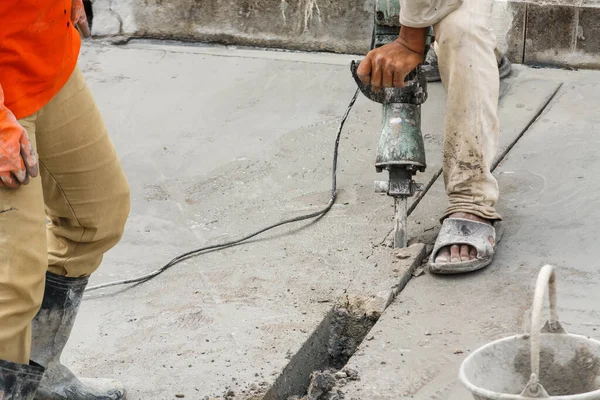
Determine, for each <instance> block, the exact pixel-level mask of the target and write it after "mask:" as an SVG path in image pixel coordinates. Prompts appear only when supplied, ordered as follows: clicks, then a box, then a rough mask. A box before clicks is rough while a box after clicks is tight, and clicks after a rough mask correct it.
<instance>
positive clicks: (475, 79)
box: [433, 0, 501, 220]
mask: <svg viewBox="0 0 600 400" xmlns="http://www.w3.org/2000/svg"><path fill="white" fill-rule="evenodd" d="M491 13H492V1H491V0H464V3H463V5H462V6H461V7H460V8H458V9H457V10H456V11H454V12H452V13H450V14H448V16H446V17H445V18H444V19H443V20H441V21H440V22H439V23H437V24H436V25H435V26H434V27H433V30H434V34H435V43H434V48H435V51H436V53H437V56H438V63H439V69H440V74H441V77H442V82H443V84H444V86H445V88H446V91H447V94H448V96H447V101H446V121H445V124H446V127H445V138H444V162H443V166H444V182H445V184H446V193H447V194H448V198H449V205H448V208H447V210H446V214H445V216H448V215H450V214H452V213H455V212H466V213H470V214H474V215H477V216H479V217H482V218H486V219H491V220H497V219H500V218H501V217H500V215H499V214H498V213H497V212H496V209H495V206H496V202H497V201H498V195H499V192H498V183H497V182H496V179H495V178H494V177H493V175H492V173H491V171H490V169H491V167H492V163H493V160H494V157H495V155H496V151H497V148H498V138H499V131H500V127H499V121H498V96H499V90H500V78H499V73H498V56H499V52H498V50H497V47H496V45H497V43H496V37H495V35H494V33H493V31H492V29H491V25H490V18H491Z"/></svg>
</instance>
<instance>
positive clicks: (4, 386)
mask: <svg viewBox="0 0 600 400" xmlns="http://www.w3.org/2000/svg"><path fill="white" fill-rule="evenodd" d="M43 373H44V368H42V367H41V366H40V365H37V364H35V363H33V362H32V363H31V364H30V365H25V364H16V363H13V362H10V361H4V360H0V399H2V400H34V399H35V391H36V390H37V388H38V385H39V384H40V379H42V374H43Z"/></svg>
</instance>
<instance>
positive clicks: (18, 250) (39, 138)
mask: <svg viewBox="0 0 600 400" xmlns="http://www.w3.org/2000/svg"><path fill="white" fill-rule="evenodd" d="M19 123H20V124H21V125H22V126H23V127H24V128H25V129H26V130H27V132H28V134H29V137H30V139H31V140H32V142H33V144H34V146H36V148H37V151H38V155H39V165H40V176H39V177H37V178H35V179H32V181H31V182H30V183H29V185H26V186H22V187H21V188H19V189H17V190H11V189H0V359H3V360H7V361H11V362H16V363H22V364H27V363H28V362H29V354H30V347H31V321H32V319H33V318H34V317H35V315H36V313H37V311H38V309H39V307H40V305H41V302H42V298H43V295H44V282H45V276H46V271H50V272H51V273H53V274H57V275H61V276H66V277H83V276H89V275H91V274H92V272H94V271H95V270H96V269H97V268H98V266H99V265H100V262H101V260H102V257H103V254H104V253H105V252H106V251H107V250H108V249H110V248H111V247H113V246H114V245H115V244H116V243H117V242H118V241H119V239H120V238H121V236H122V234H123V229H124V225H125V221H126V219H127V217H128V215H129V186H128V183H127V180H126V178H125V175H124V173H123V170H122V168H121V164H120V161H119V159H118V157H117V155H116V153H115V150H114V147H113V144H112V142H111V140H110V138H109V136H108V134H107V131H106V127H105V125H104V121H103V120H102V116H101V115H100V112H99V110H98V108H97V106H96V104H95V102H94V99H93V97H92V95H91V93H90V91H89V89H88V87H87V85H86V82H85V78H84V77H83V75H82V73H81V72H80V70H79V69H78V68H76V69H75V71H74V72H73V74H72V75H71V77H70V78H69V80H68V82H67V83H66V84H65V86H64V87H63V88H62V90H61V91H60V92H59V93H58V94H57V95H56V96H55V97H54V98H53V99H52V100H51V101H50V102H49V103H48V104H47V105H46V106H45V107H43V108H42V109H41V110H40V111H38V112H36V113H35V114H33V115H31V116H29V117H26V118H23V119H21V120H19Z"/></svg>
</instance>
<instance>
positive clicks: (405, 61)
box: [356, 27, 427, 90]
mask: <svg viewBox="0 0 600 400" xmlns="http://www.w3.org/2000/svg"><path fill="white" fill-rule="evenodd" d="M426 35H427V29H415V28H407V27H402V30H401V31H400V37H399V38H398V39H396V40H395V41H393V42H392V43H388V44H386V45H384V46H381V47H379V48H377V49H375V50H371V51H370V52H369V54H367V57H365V59H364V60H363V61H362V62H361V63H360V66H359V67H358V70H357V71H356V72H357V75H358V77H359V78H360V80H361V81H362V82H363V83H364V84H365V85H369V84H370V85H371V86H373V88H374V89H375V90H379V89H381V88H391V87H394V86H395V87H398V88H401V87H404V80H405V79H406V76H407V75H408V74H409V73H411V72H412V71H413V70H414V69H415V68H417V66H418V65H419V64H421V63H422V62H423V59H424V57H425V54H424V53H425V39H426Z"/></svg>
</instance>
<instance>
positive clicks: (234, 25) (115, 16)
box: [92, 0, 600, 68]
mask: <svg viewBox="0 0 600 400" xmlns="http://www.w3.org/2000/svg"><path fill="white" fill-rule="evenodd" d="M92 3H93V7H92V8H93V12H94V17H93V27H92V32H93V34H94V35H96V36H125V37H144V38H158V39H175V40H186V41H195V42H212V43H222V44H234V45H247V46H259V47H275V48H282V49H291V50H304V51H330V52H337V53H352V54H362V53H365V52H366V51H367V50H368V46H369V42H370V37H371V33H372V29H373V28H372V22H373V17H372V14H373V12H372V11H373V0H343V1H341V0H210V1H206V0H93V1H92ZM492 25H493V29H494V31H495V32H496V36H497V38H498V46H499V48H500V49H501V50H502V51H504V52H507V53H508V55H509V57H510V58H511V60H512V61H513V62H516V63H526V64H539V65H556V66H567V67H581V68H598V67H600V0H543V1H542V0H531V1H506V0H504V1H502V0H496V1H495V2H494V5H493V19H492Z"/></svg>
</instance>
